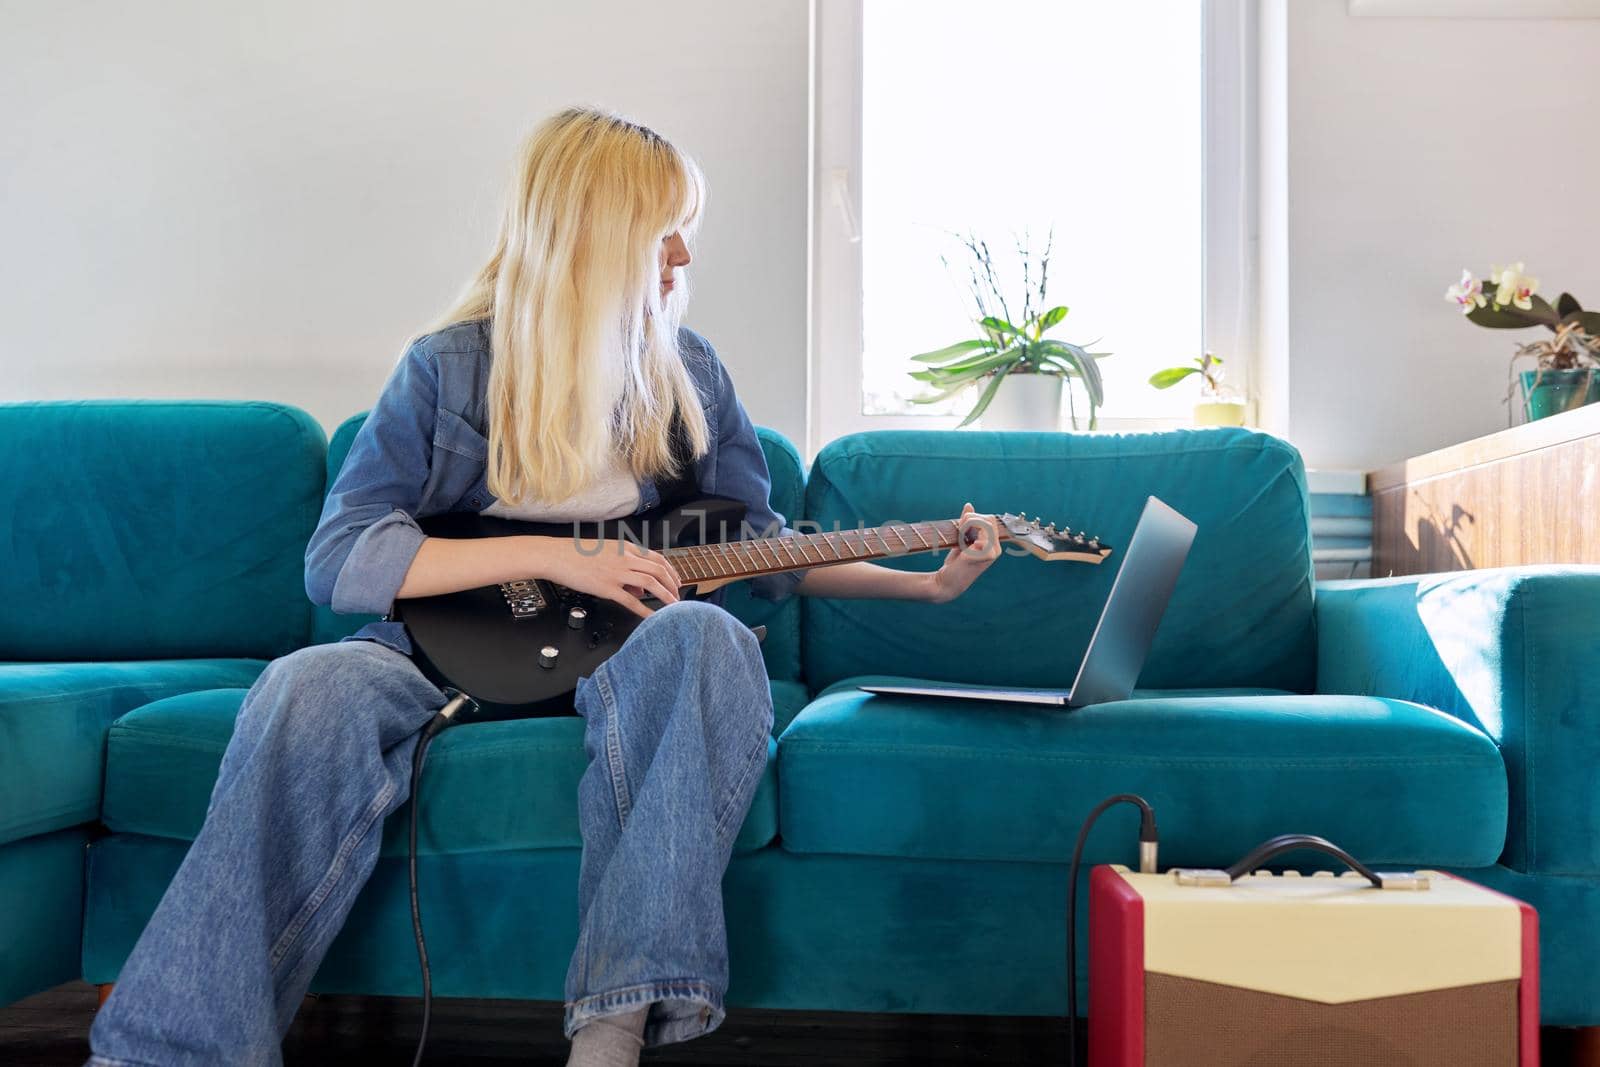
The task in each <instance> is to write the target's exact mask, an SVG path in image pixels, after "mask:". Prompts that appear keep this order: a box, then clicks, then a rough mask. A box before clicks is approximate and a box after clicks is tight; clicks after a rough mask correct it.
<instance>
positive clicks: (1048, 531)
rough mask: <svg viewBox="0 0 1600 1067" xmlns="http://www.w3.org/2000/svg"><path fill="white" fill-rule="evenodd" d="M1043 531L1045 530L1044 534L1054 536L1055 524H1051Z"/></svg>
mask: <svg viewBox="0 0 1600 1067" xmlns="http://www.w3.org/2000/svg"><path fill="white" fill-rule="evenodd" d="M1044 529H1045V532H1046V533H1048V534H1050V535H1052V536H1054V535H1055V532H1056V524H1055V523H1053V522H1052V523H1051V524H1050V525H1049V526H1046V527H1045V528H1044Z"/></svg>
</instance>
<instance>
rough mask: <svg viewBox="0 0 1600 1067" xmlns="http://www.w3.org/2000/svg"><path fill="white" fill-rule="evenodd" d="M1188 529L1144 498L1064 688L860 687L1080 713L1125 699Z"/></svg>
mask: <svg viewBox="0 0 1600 1067" xmlns="http://www.w3.org/2000/svg"><path fill="white" fill-rule="evenodd" d="M1194 533H1195V525H1194V523H1192V522H1190V521H1189V520H1188V519H1186V518H1184V517H1183V516H1182V515H1180V514H1178V513H1177V512H1176V511H1174V510H1172V508H1170V507H1168V506H1167V505H1166V504H1163V503H1162V502H1161V501H1159V500H1157V499H1156V498H1155V497H1151V498H1150V499H1149V500H1147V501H1145V505H1144V513H1143V514H1141V515H1140V516H1139V525H1138V527H1137V528H1136V529H1135V530H1134V531H1133V538H1132V539H1131V540H1130V541H1129V542H1128V550H1127V551H1126V552H1125V553H1123V556H1122V566H1121V568H1120V569H1118V571H1117V576H1116V578H1115V579H1114V580H1113V581H1112V583H1111V595H1110V596H1108V597H1106V606H1105V608H1104V609H1102V610H1101V612H1100V621H1099V622H1098V623H1096V624H1095V628H1094V634H1093V636H1091V637H1090V638H1089V647H1088V648H1087V649H1086V650H1085V651H1084V653H1083V662H1082V663H1080V664H1079V665H1078V676H1077V678H1076V679H1075V680H1074V681H1073V683H1072V688H1071V689H1018V688H1015V687H1012V686H993V685H863V686H860V687H859V688H861V689H864V690H866V691H867V692H869V693H907V694H912V695H915V696H935V697H958V698H963V699H966V700H1009V701H1014V702H1017V703H1022V704H1055V705H1060V706H1065V707H1069V708H1081V707H1083V706H1084V705H1086V704H1103V703H1106V702H1107V701H1112V700H1127V699H1128V698H1129V697H1130V696H1132V695H1133V687H1134V685H1135V684H1136V683H1137V682H1138V681H1139V672H1140V671H1141V670H1143V669H1144V661H1145V658H1146V657H1148V656H1149V655H1150V645H1151V644H1152V643H1153V642H1154V641H1155V637H1156V627H1157V626H1159V625H1160V624H1161V615H1162V613H1163V612H1165V611H1166V609H1167V601H1168V600H1170V599H1171V597H1172V588H1173V586H1175V585H1177V584H1178V572H1179V571H1180V570H1182V569H1183V561H1184V559H1186V558H1187V557H1188V555H1189V546H1190V545H1192V544H1193V543H1194Z"/></svg>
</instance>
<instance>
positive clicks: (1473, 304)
mask: <svg viewBox="0 0 1600 1067" xmlns="http://www.w3.org/2000/svg"><path fill="white" fill-rule="evenodd" d="M1444 298H1445V299H1446V300H1454V301H1455V302H1456V303H1457V304H1460V305H1461V314H1463V315H1470V314H1472V312H1473V310H1474V309H1475V308H1481V307H1483V306H1484V305H1485V304H1487V303H1488V302H1489V301H1487V300H1485V299H1484V296H1483V283H1482V282H1480V281H1478V279H1476V278H1474V277H1473V276H1472V272H1471V271H1470V270H1464V271H1462V272H1461V280H1460V281H1459V282H1457V283H1456V284H1454V285H1452V286H1451V287H1450V288H1448V289H1446V290H1445V293H1444Z"/></svg>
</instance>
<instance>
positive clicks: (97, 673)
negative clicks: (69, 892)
mask: <svg viewBox="0 0 1600 1067" xmlns="http://www.w3.org/2000/svg"><path fill="white" fill-rule="evenodd" d="M265 666H266V663H265V661H263V660H255V659H179V660H141V661H136V662H107V663H8V664H5V665H3V666H0V843H4V842H6V841H15V840H18V839H20V838H24V837H31V836H32V835H34V834H42V833H48V832H49V831H51V830H59V829H62V828H64V827H68V826H77V825H79V824H80V823H86V822H93V821H94V820H95V818H96V817H98V816H99V814H100V783H101V780H102V778H103V777H104V773H105V737H106V728H107V727H108V726H110V725H111V723H112V721H113V720H115V719H116V717H117V716H119V715H121V714H122V713H123V712H125V711H127V710H128V709H130V708H136V707H138V706H139V705H141V704H147V703H149V702H150V701H152V700H160V699H162V698H163V697H169V696H172V695H174V694H176V693H187V692H189V691H191V690H195V689H214V688H216V687H217V686H221V685H246V686H247V685H250V684H251V683H253V682H254V681H255V680H256V676H257V675H259V674H260V673H261V670H262V668H264V667H265Z"/></svg>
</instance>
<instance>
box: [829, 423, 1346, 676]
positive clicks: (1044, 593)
mask: <svg viewBox="0 0 1600 1067" xmlns="http://www.w3.org/2000/svg"><path fill="white" fill-rule="evenodd" d="M1152 495H1154V496H1157V497H1159V498H1161V499H1162V500H1164V501H1165V502H1167V503H1168V504H1170V505H1172V506H1173V507H1175V508H1177V509H1178V510H1179V511H1180V512H1182V513H1183V514H1185V515H1187V516H1188V517H1189V518H1191V519H1193V520H1194V521H1195V523H1196V524H1197V525H1198V526H1199V530H1198V532H1197V534H1196V535H1195V541H1194V547H1193V548H1192V550H1191V551H1190V554H1189V558H1188V561H1187V562H1186V564H1185V565H1184V568H1183V572H1182V574H1181V575H1180V576H1179V579H1178V584H1177V588H1176V589H1175V590H1174V593H1173V597H1172V602H1171V604H1170V605H1169V606H1168V608H1167V612H1166V615H1165V617H1164V618H1163V620H1162V623H1161V627H1160V629H1159V630H1158V632H1157V633H1156V639H1155V645H1154V647H1153V648H1152V650H1151V654H1150V659H1149V661H1148V662H1147V663H1146V665H1145V668H1144V673H1143V674H1142V675H1141V677H1140V684H1141V685H1143V686H1146V687H1151V688H1184V687H1211V686H1265V687H1273V688H1280V689H1290V690H1301V691H1308V690H1309V689H1310V687H1311V684H1312V681H1313V673H1314V668H1315V649H1314V644H1313V632H1312V613H1311V598H1312V569H1311V548H1310V537H1309V518H1308V509H1307V497H1306V488H1305V470H1304V467H1303V465H1302V463H1301V460H1300V455H1299V453H1298V452H1296V451H1295V450H1294V448H1293V447H1291V446H1290V445H1288V444H1287V443H1285V442H1284V441H1282V440H1279V439H1278V438H1276V437H1272V436H1269V435H1267V434H1263V433H1258V432H1255V431H1250V430H1239V429H1209V430H1173V431H1167V432H1161V433H1140V434H1065V433H1024V432H1007V431H983V432H970V431H960V432H957V431H952V430H877V431H872V432H868V433H861V434H852V435H849V436H846V437H841V438H839V439H838V440H835V441H833V442H831V443H829V444H828V445H827V446H825V447H824V448H823V449H822V451H821V452H820V453H818V455H817V458H816V461H815V462H814V463H813V464H812V468H811V475H810V478H809V480H808V482H807V487H806V510H805V516H806V520H807V522H808V523H815V524H816V528H818V529H821V530H834V529H851V528H858V527H863V526H876V525H881V524H883V523H887V522H890V521H902V522H920V521H925V520H930V519H953V518H955V517H956V516H958V515H959V514H960V513H961V507H962V505H963V504H964V503H965V502H967V501H971V502H972V506H973V507H974V508H975V509H976V510H978V511H980V512H987V513H994V514H1001V513H1004V512H1007V511H1011V512H1018V513H1022V512H1025V513H1026V514H1027V515H1028V516H1029V517H1033V516H1038V517H1039V519H1040V521H1041V522H1043V523H1048V522H1054V523H1055V524H1056V526H1057V527H1058V528H1059V527H1060V526H1062V525H1068V526H1071V527H1072V528H1073V529H1074V530H1082V531H1084V532H1086V533H1089V534H1093V535H1096V536H1099V537H1100V538H1101V539H1102V540H1104V541H1105V542H1106V543H1108V544H1110V545H1111V546H1113V548H1115V549H1123V548H1126V547H1127V544H1128V540H1129V538H1130V537H1131V536H1132V535H1133V530H1134V526H1135V525H1136V524H1137V522H1138V519H1139V513H1140V511H1141V510H1142V509H1143V507H1144V504H1145V498H1146V497H1148V496H1152ZM1013 551H1018V550H1016V549H1015V546H1008V550H1007V551H1004V552H1002V554H1001V558H1000V559H999V560H997V561H996V562H995V563H994V565H993V566H992V567H991V568H990V569H989V570H988V571H987V572H986V573H985V574H983V575H982V576H981V577H980V578H979V579H978V581H977V582H976V583H974V585H973V586H972V587H971V588H970V589H968V590H967V591H966V593H964V594H963V595H962V596H961V597H959V598H958V599H956V600H954V601H951V602H949V603H947V604H943V605H931V604H925V603H919V602H914V601H900V600H892V601H891V600H854V599H845V600H835V599H826V598H820V597H807V598H805V604H804V607H803V610H802V621H801V648H802V653H803V659H804V669H805V680H806V684H807V685H808V686H810V687H811V689H812V690H813V691H816V690H819V689H821V688H823V687H825V686H827V685H830V684H832V683H834V682H836V681H839V680H840V679H842V678H847V677H851V676H854V675H861V674H879V675H904V676H910V677H920V678H930V679H943V680H949V681H963V682H988V683H993V684H1001V685H1023V686H1059V687H1066V686H1070V685H1071V684H1072V681H1073V677H1074V675H1075V673H1076V671H1077V668H1078V664H1079V661H1080V659H1081V657H1082V655H1083V650H1084V648H1085V646H1086V645H1087V644H1088V641H1089V637H1090V635H1091V634H1092V633H1093V630H1094V626H1095V622H1096V621H1097V620H1098V618H1099V615H1100V610H1101V607H1102V606H1103V605H1104V604H1105V601H1106V596H1107V594H1109V592H1110V591H1111V583H1112V580H1113V578H1115V576H1116V572H1117V569H1118V567H1119V566H1120V565H1121V560H1122V555H1121V552H1120V551H1117V552H1113V554H1112V555H1111V557H1110V558H1108V559H1107V560H1106V561H1105V562H1104V563H1102V564H1100V565H1098V566H1090V565H1085V564H1078V563H1044V562H1041V561H1040V560H1038V559H1036V558H1035V557H1033V556H1031V555H1013V554H1012V552H1013ZM944 556H945V553H922V554H919V555H911V556H901V557H895V558H891V559H889V560H887V561H884V562H885V564H886V565H887V566H892V567H896V568H899V569H903V570H917V571H932V570H937V569H938V568H939V566H940V565H941V564H942V563H943V561H944Z"/></svg>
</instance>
